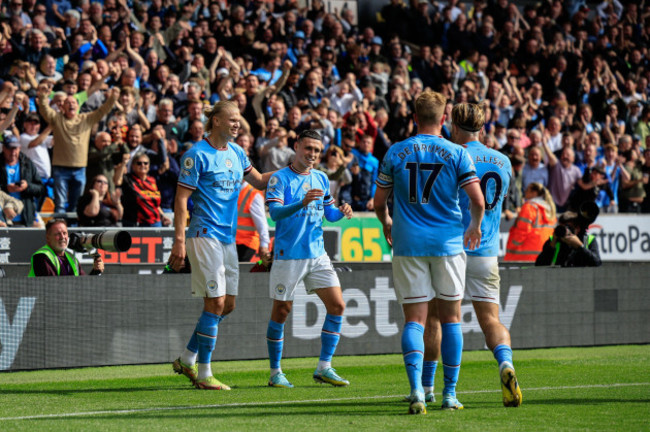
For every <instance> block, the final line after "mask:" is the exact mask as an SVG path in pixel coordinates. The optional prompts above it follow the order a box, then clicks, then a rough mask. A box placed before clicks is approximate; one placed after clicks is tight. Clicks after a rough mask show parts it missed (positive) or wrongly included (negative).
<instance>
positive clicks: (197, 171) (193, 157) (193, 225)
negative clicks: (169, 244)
mask: <svg viewBox="0 0 650 432" xmlns="http://www.w3.org/2000/svg"><path fill="white" fill-rule="evenodd" d="M252 169H253V166H252V165H251V163H250V161H249V160H248V156H246V153H245V152H244V150H243V149H242V148H241V147H239V146H238V145H237V144H235V143H231V142H229V143H228V145H227V146H226V147H225V148H224V149H223V150H217V149H216V148H214V147H212V146H211V145H210V144H209V143H208V142H207V141H206V140H201V141H199V142H198V143H196V144H195V145H194V146H192V148H191V149H189V150H188V151H187V152H186V153H185V154H183V157H182V158H181V173H180V175H179V177H178V184H180V185H181V186H183V187H186V188H188V189H192V190H193V191H194V192H192V201H193V202H194V212H193V213H192V219H191V221H190V226H189V228H188V231H187V236H188V237H210V238H216V239H217V240H219V241H220V242H222V243H226V244H230V243H234V242H235V237H236V233H237V197H238V196H239V190H240V189H241V183H242V178H243V177H244V176H245V175H246V174H248V173H249V172H250V171H251V170H252Z"/></svg>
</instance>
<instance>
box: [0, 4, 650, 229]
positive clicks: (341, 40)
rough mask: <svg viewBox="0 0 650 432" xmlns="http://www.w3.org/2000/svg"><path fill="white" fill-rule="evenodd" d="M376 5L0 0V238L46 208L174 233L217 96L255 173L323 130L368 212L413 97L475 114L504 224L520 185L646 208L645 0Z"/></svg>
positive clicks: (649, 30)
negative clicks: (183, 185) (237, 119)
mask: <svg viewBox="0 0 650 432" xmlns="http://www.w3.org/2000/svg"><path fill="white" fill-rule="evenodd" d="M386 3H387V4H385V5H383V7H382V8H381V12H380V14H379V15H378V22H377V23H376V24H375V25H372V26H369V27H366V28H358V26H357V25H356V24H355V22H356V18H355V13H354V11H353V10H351V9H343V10H340V11H339V10H335V11H333V12H332V13H330V12H326V10H325V5H324V2H323V1H321V0H312V1H311V2H308V4H309V6H308V7H306V8H300V7H299V6H298V2H297V1H295V0H276V1H274V2H268V1H259V0H255V1H252V0H243V1H229V2H226V1H213V0H196V1H186V2H183V1H179V0H151V1H133V0H103V1H91V0H72V1H70V0H47V1H37V0H9V1H8V2H2V4H1V6H0V7H1V10H0V108H1V111H0V131H4V132H3V134H2V140H1V141H2V154H1V155H0V165H1V166H2V167H3V169H0V187H1V189H2V192H4V193H3V194H0V204H1V205H2V207H3V211H2V212H0V226H6V225H14V224H15V225H24V226H42V221H41V219H40V217H39V216H38V213H37V212H38V211H39V210H40V209H41V208H42V207H41V206H42V205H43V203H44V201H45V200H46V198H48V197H49V198H50V199H52V201H53V202H54V208H53V210H54V211H56V212H63V211H68V212H78V214H79V220H80V221H82V223H83V224H87V225H114V224H117V223H119V221H120V219H121V220H122V221H123V222H124V223H125V224H128V225H132V226H161V225H168V224H170V223H171V221H170V220H169V219H168V217H167V216H166V215H165V214H166V213H170V212H171V209H172V208H173V202H174V194H175V190H176V182H177V179H178V176H179V173H180V172H181V169H183V168H182V167H181V166H179V160H180V157H181V156H182V155H183V154H184V153H185V152H186V151H187V150H189V149H190V148H191V147H192V146H193V145H194V144H196V143H197V142H199V141H200V140H201V139H203V137H204V128H205V120H206V118H205V115H204V109H205V108H206V107H207V106H208V105H211V104H214V103H215V102H217V101H220V100H226V99H228V100H233V101H234V102H235V103H236V104H237V105H238V107H239V109H240V111H241V113H242V118H243V120H242V128H241V132H240V134H239V136H238V137H237V138H236V142H237V144H239V145H240V146H241V147H242V148H243V149H244V150H245V151H246V152H247V154H248V155H249V158H250V160H251V162H252V163H253V165H254V166H255V167H256V168H257V169H258V170H259V171H260V172H268V171H271V170H276V169H279V168H282V167H284V166H286V165H287V164H288V162H289V161H290V160H291V159H292V157H293V156H294V150H293V148H294V144H295V141H296V138H297V136H298V135H299V134H300V133H301V132H302V131H304V130H306V129H317V130H319V131H320V132H321V134H322V136H323V138H324V139H323V141H324V145H325V148H324V152H323V154H322V163H321V167H322V170H323V171H325V172H326V173H327V175H328V177H329V178H330V182H331V188H332V191H331V192H332V195H333V196H334V197H336V199H337V200H339V202H346V203H349V204H350V205H351V206H352V208H353V209H354V210H355V211H370V210H372V209H373V199H372V198H373V196H374V193H375V189H376V187H375V179H376V177H377V174H378V169H379V165H380V163H381V161H382V158H383V156H384V154H385V153H386V151H387V149H388V148H389V147H390V145H391V144H392V143H395V142H398V141H401V140H403V139H405V138H407V137H409V136H412V135H415V134H416V133H417V125H416V124H414V122H413V118H412V112H413V101H414V100H415V98H416V97H417V96H418V95H419V94H420V93H421V92H422V91H423V89H425V88H431V89H433V90H435V91H438V92H441V93H442V94H443V95H444V96H446V97H447V99H448V104H447V109H448V114H450V113H451V109H452V108H453V106H454V104H455V103H458V102H476V103H480V104H482V106H483V107H484V109H485V110H486V112H487V117H486V118H487V123H486V125H485V133H484V134H483V135H482V140H483V142H484V144H485V145H487V146H488V147H491V148H495V149H498V150H499V151H501V152H503V153H505V154H507V155H508V156H509V157H510V159H511V161H512V165H513V170H514V174H513V181H512V183H511V188H510V191H509V195H508V200H507V202H506V203H505V204H504V209H503V212H504V215H505V217H506V218H507V219H513V218H514V217H515V216H516V215H517V213H518V211H519V210H520V208H521V207H522V204H523V203H522V200H523V192H524V191H525V190H526V189H527V187H528V185H530V184H531V183H538V184H541V185H543V186H544V187H545V188H547V189H548V190H549V191H550V192H551V195H552V198H553V200H554V202H555V205H556V207H557V212H558V213H562V212H564V211H566V210H576V209H577V206H579V205H580V203H581V202H582V201H584V200H585V199H593V200H596V202H597V203H598V205H599V207H601V211H603V212H608V213H616V212H632V213H638V212H644V213H648V212H650V198H648V196H649V195H650V191H649V190H648V188H649V184H648V175H649V174H650V147H649V146H648V144H649V143H650V138H649V137H650V104H649V102H650V101H648V94H649V92H650V84H649V81H650V68H648V47H650V5H646V6H643V7H641V6H639V5H638V4H637V3H635V2H619V1H618V0H606V1H603V2H600V3H597V4H596V3H594V4H593V5H591V6H587V5H586V4H585V3H584V2H582V1H578V0H574V1H571V0H567V1H564V2H562V1H549V0H545V1H540V2H538V3H536V4H532V3H529V4H527V5H526V6H525V7H522V6H521V5H518V4H517V2H509V1H508V0H489V1H486V0H475V1H473V2H471V3H462V2H459V1H457V0H450V1H445V2H443V1H428V0H411V1H410V2H408V4H405V3H404V1H402V0H390V2H386ZM623 3H624V4H623ZM641 4H642V5H643V4H644V3H641ZM449 121H450V115H447V122H446V123H445V124H444V126H443V132H442V133H443V135H445V134H446V135H447V136H448V134H449V128H450V124H449ZM17 200H18V201H19V202H17Z"/></svg>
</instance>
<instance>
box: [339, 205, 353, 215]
mask: <svg viewBox="0 0 650 432" xmlns="http://www.w3.org/2000/svg"><path fill="white" fill-rule="evenodd" d="M339 210H340V211H341V213H343V214H344V215H345V217H346V218H348V219H352V214H353V211H352V207H350V204H348V203H343V205H341V206H339Z"/></svg>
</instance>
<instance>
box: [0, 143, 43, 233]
mask: <svg viewBox="0 0 650 432" xmlns="http://www.w3.org/2000/svg"><path fill="white" fill-rule="evenodd" d="M0 189H2V191H3V192H5V193H7V194H9V195H10V196H12V197H13V198H15V199H18V200H20V201H21V202H22V204H23V206H22V211H21V212H18V210H20V208H19V206H13V207H14V211H15V213H16V215H15V216H14V218H13V219H11V220H3V222H5V223H6V224H7V225H16V224H19V225H24V226H26V227H32V226H34V227H42V226H43V224H42V222H41V221H40V218H39V217H38V215H37V213H36V201H38V199H39V198H40V197H41V196H42V195H43V194H44V193H45V186H43V184H42V183H41V179H40V177H39V176H38V173H37V171H36V167H35V166H34V164H33V163H32V161H31V160H29V158H27V157H26V156H25V155H23V154H21V153H20V143H19V142H18V139H17V138H16V137H15V136H13V135H10V134H7V133H6V132H5V135H4V138H3V140H2V154H0ZM35 200H36V201H35ZM3 207H4V206H3ZM3 209H4V208H3ZM11 215H12V214H11V213H10V214H9V216H11ZM5 216H6V213H3V214H1V215H0V219H5Z"/></svg>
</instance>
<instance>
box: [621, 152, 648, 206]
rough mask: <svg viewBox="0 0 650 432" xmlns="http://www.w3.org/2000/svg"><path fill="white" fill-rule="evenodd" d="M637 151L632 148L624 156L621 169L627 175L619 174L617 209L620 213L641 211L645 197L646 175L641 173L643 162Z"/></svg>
mask: <svg viewBox="0 0 650 432" xmlns="http://www.w3.org/2000/svg"><path fill="white" fill-rule="evenodd" d="M640 157H641V156H640V154H639V151H638V150H637V149H632V150H630V151H628V152H627V155H626V156H625V164H624V165H623V169H624V170H625V172H626V174H627V176H621V185H620V189H619V194H618V198H619V211H620V212H621V213H641V207H642V205H643V201H644V199H645V197H646V191H645V190H644V187H643V186H644V185H643V183H644V182H646V183H647V175H645V179H644V174H643V163H642V162H641V161H640V160H639V158H640Z"/></svg>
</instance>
